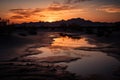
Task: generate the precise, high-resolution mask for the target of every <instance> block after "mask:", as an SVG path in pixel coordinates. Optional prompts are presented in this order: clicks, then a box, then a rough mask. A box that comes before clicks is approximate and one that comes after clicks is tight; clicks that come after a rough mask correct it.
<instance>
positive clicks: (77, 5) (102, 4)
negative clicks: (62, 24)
mask: <svg viewBox="0 0 120 80" xmlns="http://www.w3.org/2000/svg"><path fill="white" fill-rule="evenodd" d="M119 3H120V1H119V0H106V1H105V0H20V1H18V0H1V3H0V17H2V18H7V19H10V21H11V22H14V23H22V22H37V21H48V22H52V21H57V20H62V19H64V20H67V19H71V18H84V19H86V20H92V21H99V22H116V21H120V5H119Z"/></svg>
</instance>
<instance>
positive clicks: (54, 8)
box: [47, 3, 75, 11]
mask: <svg viewBox="0 0 120 80" xmlns="http://www.w3.org/2000/svg"><path fill="white" fill-rule="evenodd" d="M74 8H75V7H73V6H72V5H67V4H60V3H53V4H52V5H50V6H49V7H48V8H47V10H49V11H62V10H71V9H74Z"/></svg>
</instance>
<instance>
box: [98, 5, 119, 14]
mask: <svg viewBox="0 0 120 80" xmlns="http://www.w3.org/2000/svg"><path fill="white" fill-rule="evenodd" d="M97 10H99V11H104V12H107V13H120V6H115V5H105V6H101V7H100V8H98V9H97Z"/></svg>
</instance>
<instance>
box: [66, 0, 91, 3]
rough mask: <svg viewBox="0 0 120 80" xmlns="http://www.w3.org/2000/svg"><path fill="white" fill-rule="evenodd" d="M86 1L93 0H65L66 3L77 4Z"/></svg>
mask: <svg viewBox="0 0 120 80" xmlns="http://www.w3.org/2000/svg"><path fill="white" fill-rule="evenodd" d="M85 1H91V0H65V3H66V4H75V3H80V2H85Z"/></svg>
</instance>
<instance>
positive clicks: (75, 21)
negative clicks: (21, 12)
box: [16, 18, 120, 27]
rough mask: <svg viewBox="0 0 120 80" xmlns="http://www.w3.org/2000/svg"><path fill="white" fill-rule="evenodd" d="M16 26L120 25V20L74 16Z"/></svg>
mask: <svg viewBox="0 0 120 80" xmlns="http://www.w3.org/2000/svg"><path fill="white" fill-rule="evenodd" d="M16 26H30V27H33V26H34V27H65V26H66V27H70V26H71V27H73V26H75V27H77V26H82V27H84V26H96V27H97V26H120V22H114V23H107V22H92V21H90V20H85V19H82V18H72V19H69V20H60V21H55V22H41V21H40V22H30V23H22V24H16Z"/></svg>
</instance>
